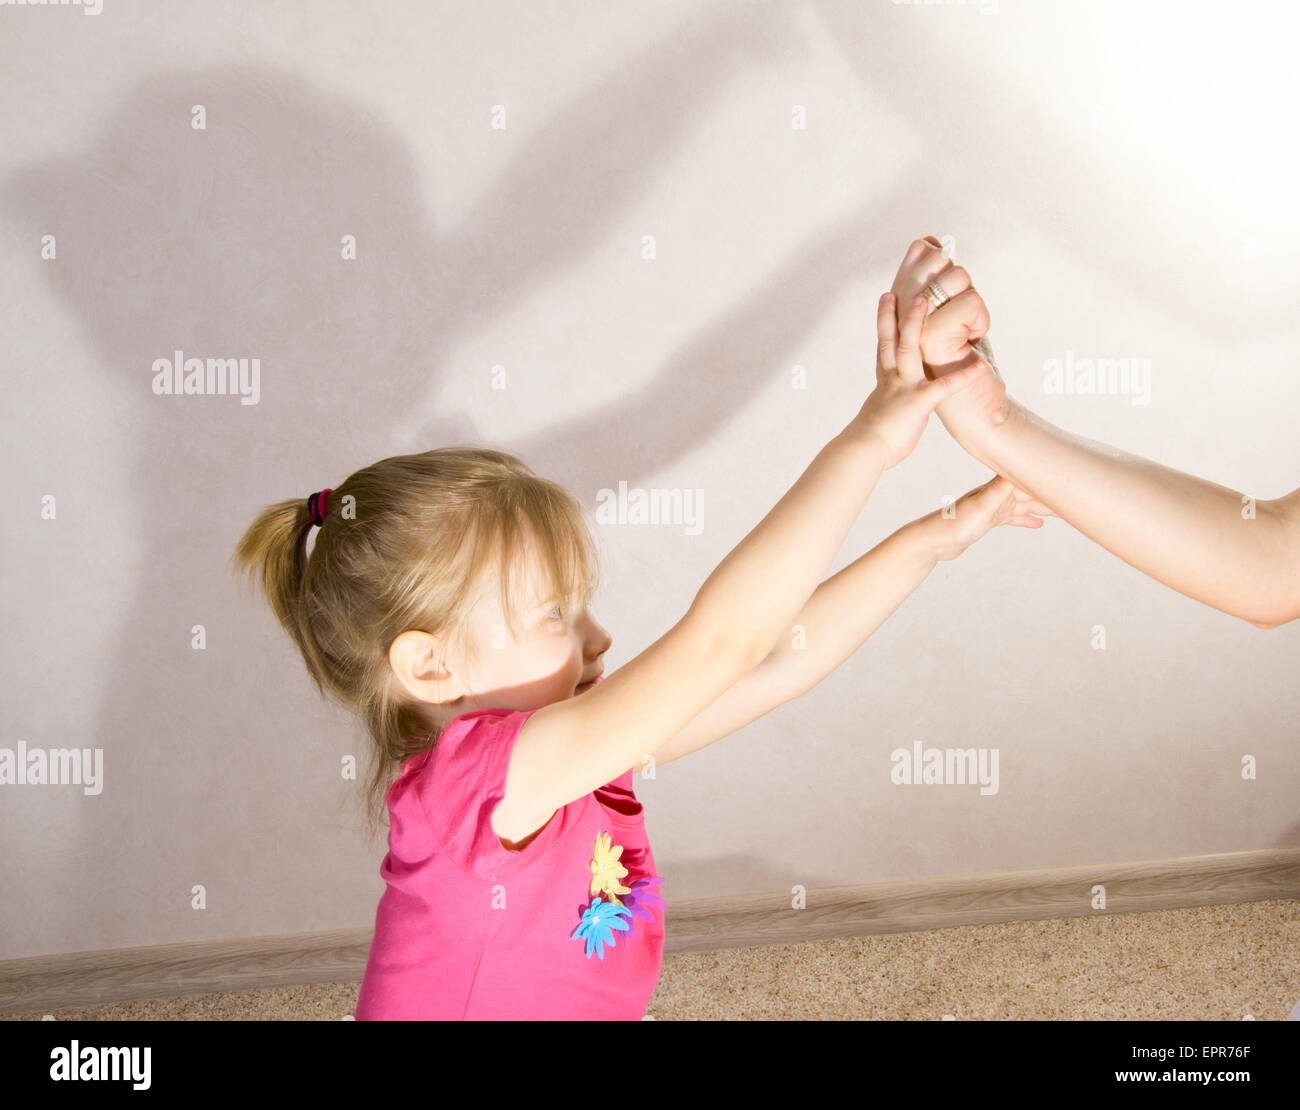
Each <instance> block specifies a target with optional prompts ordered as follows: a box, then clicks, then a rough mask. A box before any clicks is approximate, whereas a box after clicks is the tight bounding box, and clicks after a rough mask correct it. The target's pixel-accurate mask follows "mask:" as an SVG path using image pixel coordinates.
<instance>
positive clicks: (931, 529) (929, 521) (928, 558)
mask: <svg viewBox="0 0 1300 1110" xmlns="http://www.w3.org/2000/svg"><path fill="white" fill-rule="evenodd" d="M944 524H945V521H944V520H943V518H942V517H941V516H940V515H939V514H938V513H928V514H926V515H925V516H923V517H918V518H917V519H916V520H914V521H912V522H911V523H909V524H905V525H903V527H902V528H900V529H899V530H898V531H897V532H896V533H894V534H895V536H896V537H898V540H899V542H900V543H902V544H905V545H906V547H907V550H908V551H909V552H910V554H911V556H912V558H913V559H914V560H915V562H916V564H917V566H918V567H920V568H921V569H922V570H923V571H924V572H926V573H928V572H929V571H931V570H933V569H934V567H935V565H936V564H938V563H939V561H940V560H941V559H942V557H943V555H942V553H943V551H944V548H945V545H944V540H945V538H946V531H945V528H944Z"/></svg>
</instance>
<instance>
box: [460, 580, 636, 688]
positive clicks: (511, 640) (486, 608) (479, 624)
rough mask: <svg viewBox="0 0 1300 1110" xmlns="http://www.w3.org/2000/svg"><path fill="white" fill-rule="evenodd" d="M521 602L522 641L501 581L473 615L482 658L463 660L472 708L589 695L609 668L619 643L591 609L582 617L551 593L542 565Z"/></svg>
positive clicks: (518, 612) (472, 627) (486, 592)
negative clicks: (505, 606) (512, 626)
mask: <svg viewBox="0 0 1300 1110" xmlns="http://www.w3.org/2000/svg"><path fill="white" fill-rule="evenodd" d="M518 588H519V589H520V591H521V592H520V595H519V596H518V597H517V598H516V599H515V608H516V621H517V623H518V625H519V631H518V635H517V636H513V637H512V636H511V634H510V630H509V628H508V627H507V625H506V619H505V614H504V613H503V612H502V609H501V599H500V591H499V588H498V586H497V585H496V583H495V582H494V583H493V584H492V585H491V586H490V587H489V588H487V589H485V590H484V591H483V592H482V593H481V594H480V597H479V600H478V603H477V604H476V605H475V607H474V608H473V610H472V611H471V612H470V615H469V635H470V637H471V642H472V643H473V644H474V645H475V647H476V653H475V655H474V657H472V658H470V659H465V660H462V661H461V664H460V667H461V673H460V675H459V676H458V677H459V679H460V683H461V685H463V686H464V688H465V690H464V696H465V708H464V709H463V710H461V712H471V711H472V710H474V709H512V710H513V709H540V708H541V707H542V706H544V705H550V704H551V703H552V702H556V701H562V700H564V699H565V698H571V697H574V696H575V695H578V694H581V693H584V692H585V691H586V690H587V689H589V688H590V686H591V684H592V683H593V682H594V681H595V679H596V678H597V677H598V676H599V675H600V674H601V673H602V672H603V670H604V660H603V658H602V657H603V656H604V654H605V652H606V651H608V650H609V646H610V644H611V643H612V642H613V641H612V639H611V637H610V635H609V633H608V632H606V631H605V629H604V628H603V627H601V625H600V624H599V623H598V622H597V621H596V619H595V617H593V616H592V615H591V612H590V611H589V610H588V609H587V608H586V607H585V606H584V607H583V608H581V609H580V610H579V611H577V612H572V611H570V610H569V608H568V603H567V602H566V601H565V600H564V599H563V598H558V597H552V596H550V593H549V591H548V590H547V589H546V588H545V578H544V577H543V576H541V575H540V574H539V573H538V568H537V566H536V564H535V563H530V564H529V573H528V575H527V578H526V580H525V581H523V582H521V583H519V584H518Z"/></svg>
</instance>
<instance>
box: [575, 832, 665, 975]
mask: <svg viewBox="0 0 1300 1110" xmlns="http://www.w3.org/2000/svg"><path fill="white" fill-rule="evenodd" d="M622 854H623V848H622V846H621V845H617V844H612V843H611V842H610V836H609V833H606V832H602V833H599V834H598V835H597V836H596V846H595V849H594V852H593V856H592V860H591V875H592V878H591V884H590V886H589V888H588V892H589V893H590V894H591V895H592V899H591V902H590V904H589V905H588V906H587V907H586V908H585V909H584V910H583V911H582V921H581V922H579V924H578V927H577V928H576V929H574V931H573V933H572V935H571V936H570V937H569V939H570V940H585V941H586V942H587V959H591V954H592V952H593V951H594V952H595V953H596V955H597V956H598V957H599V958H600V959H602V960H603V959H604V958H605V950H604V948H603V945H606V944H608V945H609V946H610V947H611V948H612V947H614V943H615V941H616V939H617V934H618V933H622V934H623V935H624V941H625V942H626V941H627V940H629V939H631V936H632V931H633V930H632V925H633V922H632V918H634V917H635V918H640V919H642V920H644V921H653V920H654V914H653V912H652V908H653V907H656V906H657V907H659V908H660V909H662V908H663V907H664V906H665V905H667V903H666V902H665V901H664V900H663V898H661V897H660V896H659V894H658V892H657V891H654V890H652V889H650V888H651V887H653V886H656V885H657V884H659V883H662V882H663V879H661V878H660V877H659V876H658V875H650V876H647V877H645V878H642V879H634V880H633V882H632V885H631V886H630V887H629V886H624V885H623V884H622V883H621V882H620V881H619V880H620V879H622V878H623V877H624V876H625V875H626V874H627V873H628V871H627V868H626V867H624V866H623V865H622V864H621V863H620V862H619V857H621V856H622ZM601 894H604V895H605V897H606V898H607V899H608V901H606V900H603V899H602V898H601ZM624 918H626V920H624ZM615 930H617V932H615Z"/></svg>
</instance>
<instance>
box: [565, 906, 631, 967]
mask: <svg viewBox="0 0 1300 1110" xmlns="http://www.w3.org/2000/svg"><path fill="white" fill-rule="evenodd" d="M626 913H627V910H626V909H624V908H623V907H622V906H620V905H619V904H618V903H617V902H605V901H602V900H601V898H599V897H596V898H593V899H592V900H591V905H589V906H588V907H587V908H586V909H585V910H583V911H582V921H581V922H580V923H579V924H578V927H577V928H576V929H574V930H573V935H572V936H570V937H569V939H570V940H585V941H586V942H587V959H591V954H592V952H595V953H596V955H597V956H599V957H600V958H601V959H602V960H603V959H604V958H605V949H604V947H603V945H606V944H608V945H609V946H610V947H611V948H613V947H614V932H613V930H615V929H617V930H619V931H620V932H623V931H625V930H627V929H630V928H631V927H632V926H631V925H629V924H628V923H627V922H626V921H624V920H623V918H622V917H621V916H620V915H621V914H626Z"/></svg>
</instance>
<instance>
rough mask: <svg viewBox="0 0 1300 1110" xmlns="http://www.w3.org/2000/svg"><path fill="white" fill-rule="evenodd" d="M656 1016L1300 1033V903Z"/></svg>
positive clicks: (314, 1002)
mask: <svg viewBox="0 0 1300 1110" xmlns="http://www.w3.org/2000/svg"><path fill="white" fill-rule="evenodd" d="M359 986H360V984H359V983H358V982H344V983H328V984H321V985H317V986H308V987H284V988H278V989H273V990H270V989H269V990H253V991H236V992H231V993H221V994H202V995H190V996H187V997H184V998H169V999H157V1000H151V1001H145V1002H131V1003H123V1004H119V1005H113V1006H98V1007H82V1008H77V1009H67V1010H54V1011H48V1012H50V1013H52V1014H53V1015H54V1017H55V1018H56V1019H60V1020H72V1019H82V1020H110V1019H111V1020H133V1019H141V1018H147V1019H156V1020H180V1021H188V1020H232V1021H238V1020H250V1019H257V1020H267V1019H270V1020H313V1021H339V1020H343V1019H345V1018H349V1017H350V1016H351V1014H352V1009H353V1007H354V1005H355V1004H356V998H357V991H358V989H359ZM647 1014H648V1016H649V1017H650V1018H653V1019H654V1020H656V1021H673V1020H681V1021H690V1020H699V1019H705V1020H711V1019H722V1020H738V1021H752V1020H768V1019H795V1020H798V1019H826V1020H839V1019H884V1020H938V1019H942V1018H945V1017H949V1016H950V1017H952V1018H954V1019H956V1020H958V1021H969V1020H980V1019H984V1020H989V1019H992V1020H1025V1019H1050V1020H1078V1019H1102V1020H1126V1019H1134V1018H1142V1019H1155V1020H1162V1019H1174V1020H1184V1019H1186V1020H1194V1021H1208V1020H1228V1021H1241V1020H1243V1019H1247V1018H1254V1019H1257V1020H1260V1021H1279V1020H1284V1019H1286V1018H1288V1017H1293V1018H1295V1019H1296V1020H1300V901H1296V900H1286V901H1275V902H1247V903H1242V904H1240V905H1226V906H1204V907H1200V908H1197V909H1190V910H1161V911H1158V912H1153V913H1137V914H1107V915H1104V916H1099V917H1074V918H1057V919H1053V920H1048V921H1022V922H1012V923H1008V924H999V925H971V926H963V927H959V928H952V929H938V930H934V931H932V932H924V933H894V934H889V935H885V936H871V937H853V938H849V939H844V940H832V941H816V942H809V943H804V944H780V945H772V946H768V947H756V948H733V949H723V950H717V951H712V952H698V953H686V954H679V955H667V956H665V957H664V962H663V971H662V974H661V976H660V980H659V985H658V987H657V988H656V990H655V994H654V996H653V998H651V1000H650V1005H649V1007H648V1010H647ZM2 1016H3V1017H4V1018H5V1019H7V1020H23V1019H38V1018H40V1017H41V1016H42V1015H41V1014H39V1013H36V1014H11V1015H2Z"/></svg>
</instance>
